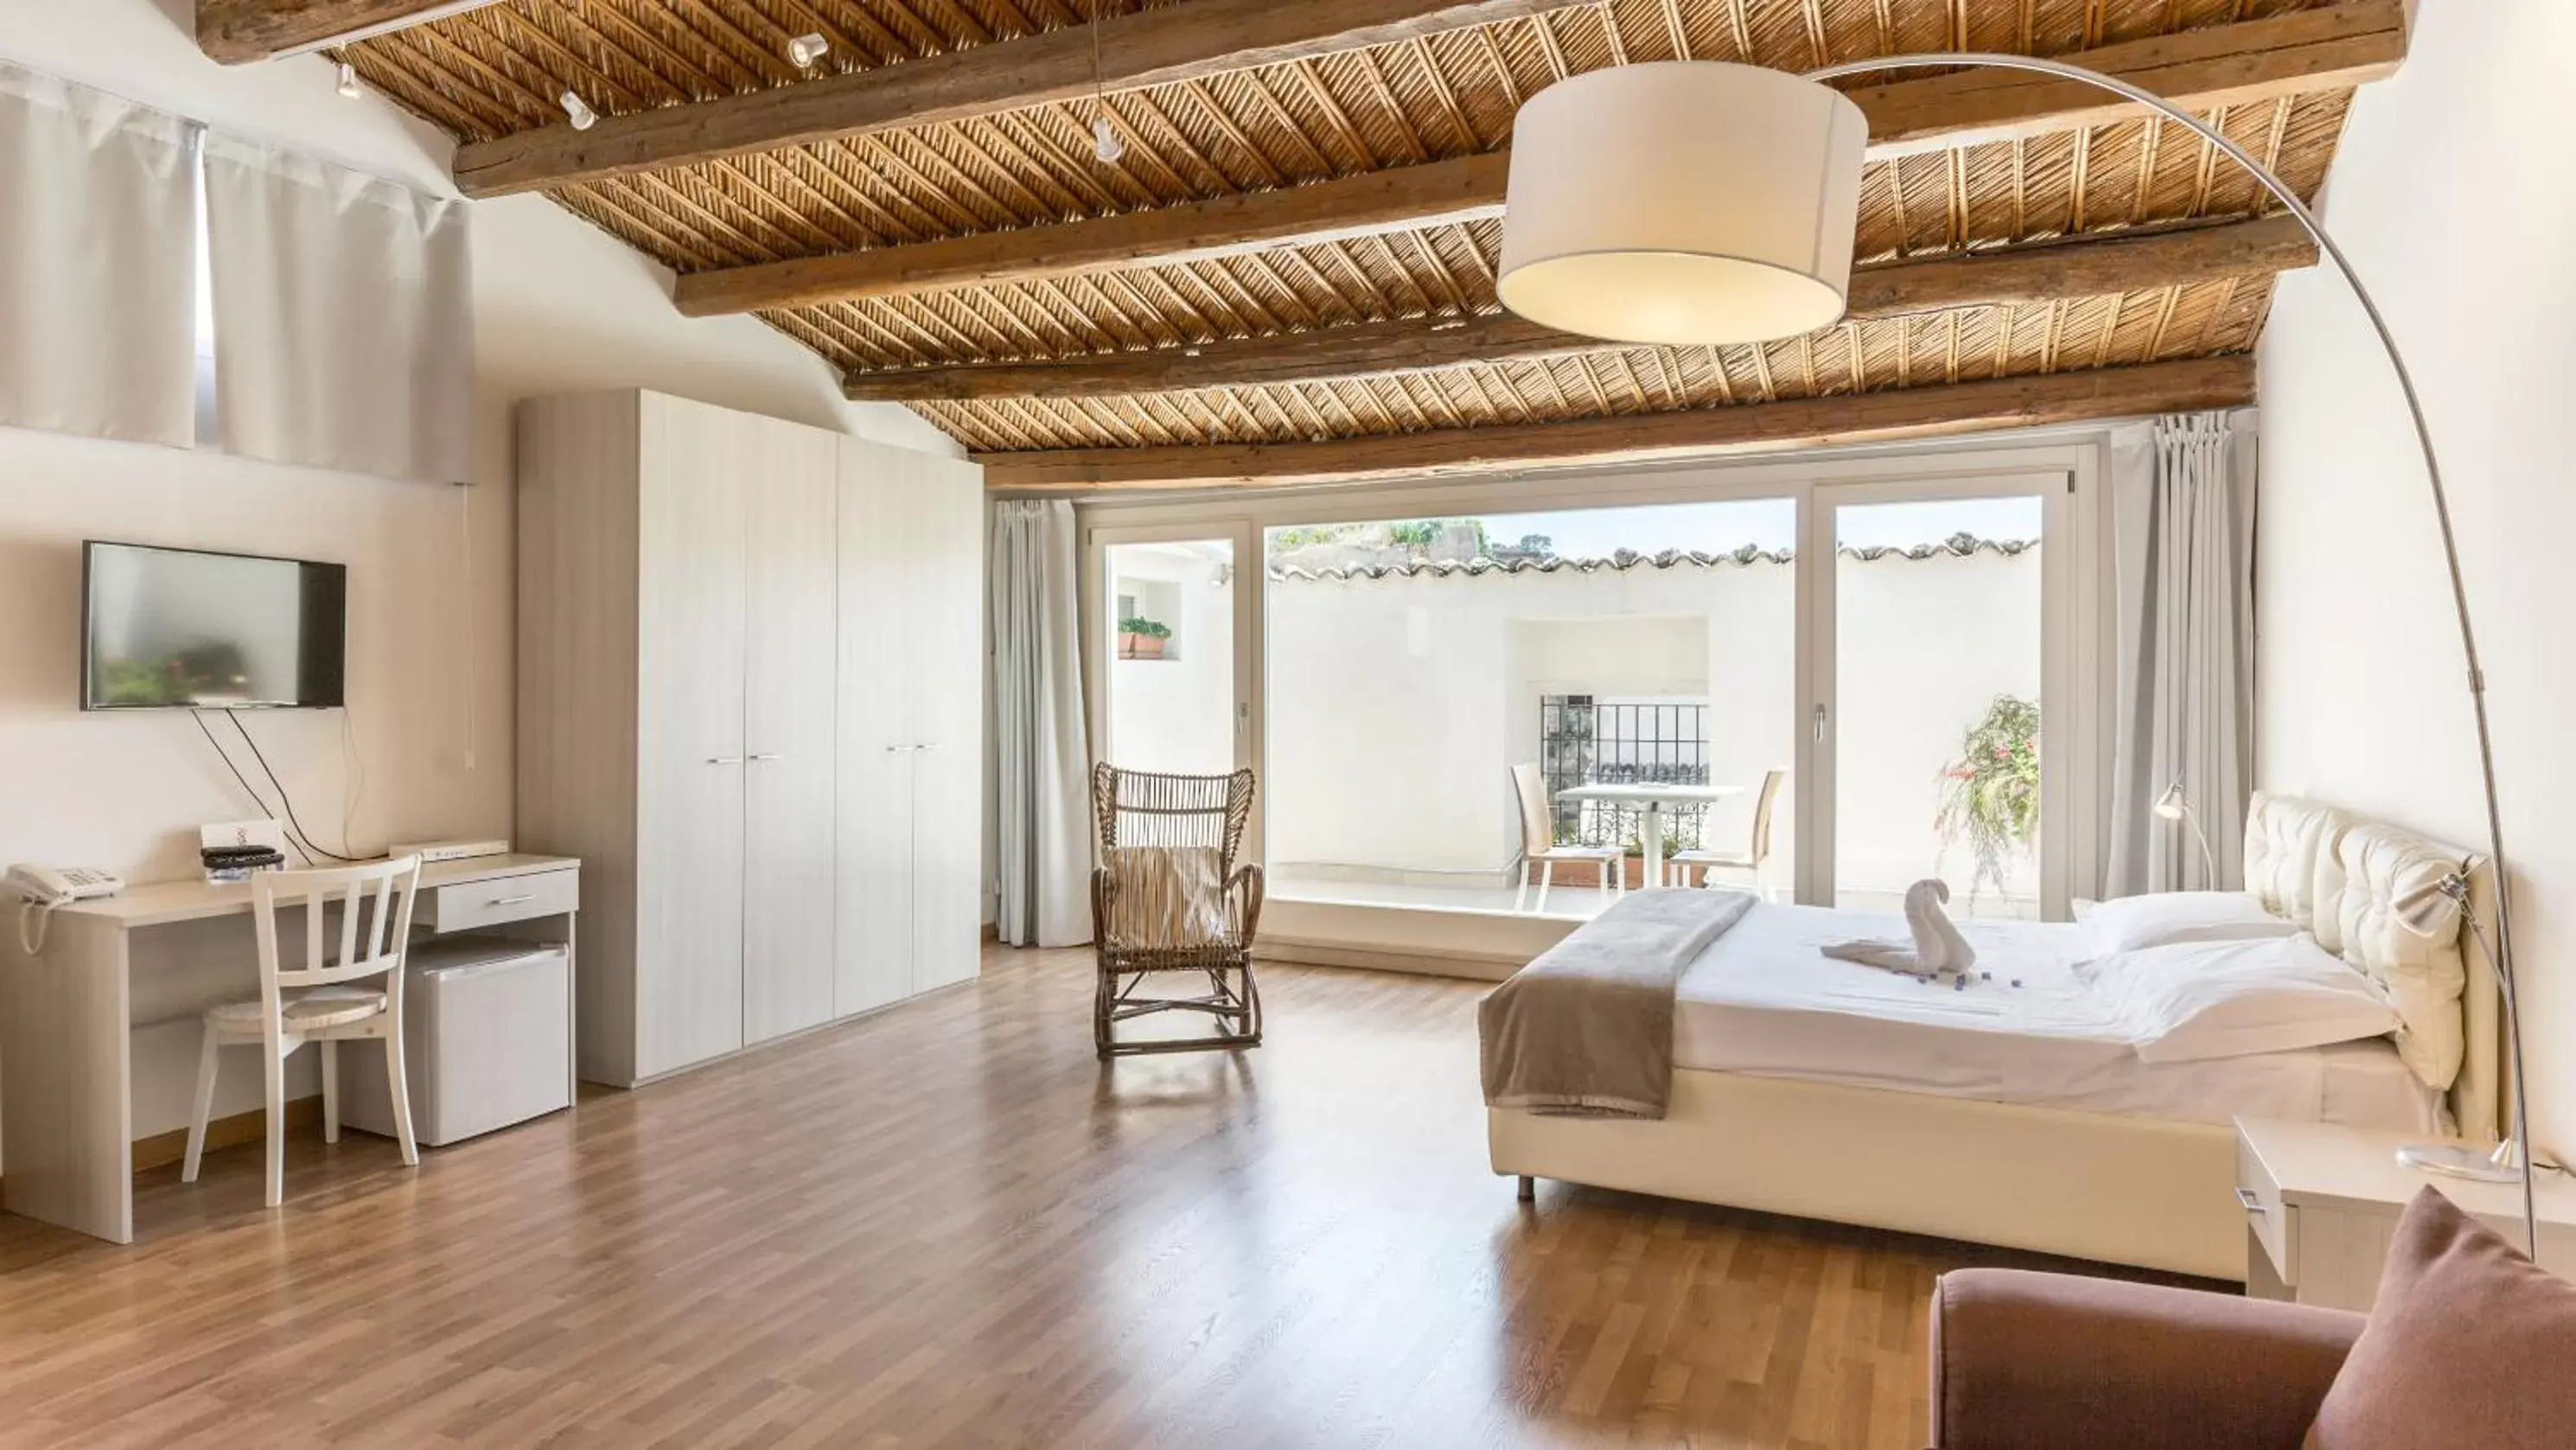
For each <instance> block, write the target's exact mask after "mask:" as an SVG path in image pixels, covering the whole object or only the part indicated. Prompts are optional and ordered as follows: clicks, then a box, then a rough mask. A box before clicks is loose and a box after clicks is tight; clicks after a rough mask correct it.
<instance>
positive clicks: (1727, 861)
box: [1665, 770, 1789, 893]
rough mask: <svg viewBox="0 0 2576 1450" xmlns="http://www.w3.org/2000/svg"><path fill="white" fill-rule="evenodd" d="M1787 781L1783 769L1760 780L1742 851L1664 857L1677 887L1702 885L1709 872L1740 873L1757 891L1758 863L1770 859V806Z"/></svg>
mask: <svg viewBox="0 0 2576 1450" xmlns="http://www.w3.org/2000/svg"><path fill="white" fill-rule="evenodd" d="M1788 778H1789V772H1787V771H1785V770H1774V771H1771V772H1769V773H1767V774H1765V775H1764V776H1763V777H1762V794H1761V795H1760V796H1759V797H1757V798H1755V800H1754V802H1753V830H1752V833H1751V835H1750V837H1749V838H1748V839H1747V840H1746V842H1745V845H1744V849H1743V850H1741V851H1707V850H1696V851H1675V852H1674V853H1672V855H1670V856H1668V857H1666V858H1665V860H1666V861H1667V862H1668V863H1669V865H1670V866H1671V868H1672V869H1673V870H1674V871H1675V872H1676V873H1677V874H1678V875H1679V877H1680V880H1681V884H1682V885H1684V886H1705V885H1707V884H1708V873H1709V872H1711V871H1741V872H1743V873H1745V874H1746V875H1748V876H1750V877H1752V878H1753V889H1754V890H1755V891H1756V892H1757V893H1758V892H1760V891H1761V890H1762V863H1763V862H1765V861H1768V860H1770V859H1771V807H1772V806H1773V804H1775V803H1776V802H1777V801H1778V800H1779V798H1780V782H1782V781H1784V780H1787V779H1788ZM1694 872H1696V873H1697V874H1696V876H1694V874H1693V873H1694Z"/></svg>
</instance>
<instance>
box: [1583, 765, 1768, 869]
mask: <svg viewBox="0 0 2576 1450" xmlns="http://www.w3.org/2000/svg"><path fill="white" fill-rule="evenodd" d="M1742 794H1744V787H1742V786H1740V785H1657V784H1653V783H1650V782H1642V781H1641V782H1638V783H1635V784H1632V785H1577V786H1568V787H1567V788H1565V789H1564V790H1561V791H1558V792H1557V793H1556V798H1557V799H1558V800H1561V801H1598V802H1601V803H1602V804H1605V805H1620V806H1642V807H1644V808H1645V812H1646V825H1645V830H1644V832H1643V834H1644V836H1645V838H1646V840H1645V845H1646V884H1647V885H1648V886H1661V885H1663V884H1664V807H1666V806H1704V805H1707V804H1709V803H1710V802H1712V801H1722V800H1725V799H1726V798H1727V797H1729V796H1739V795H1742Z"/></svg>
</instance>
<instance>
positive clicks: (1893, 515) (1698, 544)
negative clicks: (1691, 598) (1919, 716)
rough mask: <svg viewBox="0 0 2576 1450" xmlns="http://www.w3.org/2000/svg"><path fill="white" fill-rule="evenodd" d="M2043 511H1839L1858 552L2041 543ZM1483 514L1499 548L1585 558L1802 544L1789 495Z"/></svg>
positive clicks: (1951, 507) (2001, 507) (1899, 506)
mask: <svg viewBox="0 0 2576 1450" xmlns="http://www.w3.org/2000/svg"><path fill="white" fill-rule="evenodd" d="M2040 507H2041V501H2040V500H2039V499H2037V498H2032V497H2022V498H1992V499H1945V500H1941V501H1938V502H1933V503H1890V504H1864V505H1846V506H1844V507H1843V508H1842V509H1841V510H1840V511H1839V519H1838V524H1839V528H1838V534H1839V537H1838V539H1837V542H1838V543H1841V544H1845V545H1849V546H1852V547H1855V548H1877V547H1881V546H1890V545H1892V546H1896V547H1900V548H1903V547H1911V546H1913V545H1916V544H1935V543H1939V542H1940V541H1941V540H1943V539H1946V538H1948V537H1950V536H1951V535H1952V534H1958V533H1969V534H1975V535H1977V536H1978V537H1980V538H1987V539H2036V538H2038V537H2039V533H2040V524H2039V520H2040ZM1483 517H1484V521H1485V533H1486V536H1487V537H1488V538H1490V539H1492V540H1493V541H1494V542H1495V543H1498V544H1509V543H1517V542H1519V541H1520V539H1521V537H1522V536H1523V535H1525V534H1545V535H1546V536H1548V538H1549V539H1551V540H1553V541H1554V543H1555V546H1556V552H1557V553H1558V554H1560V555H1563V556H1565V557H1569V558H1587V559H1589V558H1602V557H1606V556H1607V555H1609V554H1610V553H1611V552H1612V551H1613V550H1616V549H1623V548H1624V549H1633V550H1635V551H1636V552H1638V553H1640V554H1654V553H1660V552H1662V551H1663V550H1665V549H1691V550H1696V551H1698V552H1700V553H1703V554H1722V553H1726V552H1728V551H1730V550H1733V549H1739V548H1742V547H1743V546H1744V545H1746V544H1753V545H1756V546H1758V547H1760V548H1763V549H1774V550H1776V549H1789V548H1794V547H1795V546H1796V544H1797V534H1798V507H1797V504H1796V503H1795V502H1794V501H1793V500H1790V499H1784V498H1776V499H1748V500H1742V501H1736V502H1729V503H1685V504H1645V505H1639V506H1637V507H1633V508H1601V509H1571V510H1564V511H1560V512H1552V513H1535V514H1486V515H1484V516H1483Z"/></svg>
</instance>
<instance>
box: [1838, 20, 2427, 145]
mask: <svg viewBox="0 0 2576 1450" xmlns="http://www.w3.org/2000/svg"><path fill="white" fill-rule="evenodd" d="M2059 58H2060V59H2063V60H2066V61H2070V62H2072V63H2074V64H2076V65H2080V66H2083V67H2084V68H2086V69H2088V70H2096V71H2100V72H2102V73H2103V74H2104V75H2107V76H2111V77H2113V78H2115V79H2118V80H2124V81H2127V82H2128V83H2129V84H2131V85H2133V86H2137V87H2139V88H2140V89H2142V90H2147V91H2152V92H2154V93H2155V94H2156V95H2159V96H2163V97H2164V98H2166V99H2167V100H2172V101H2179V102H2181V103H2182V105H2183V106H2184V107H2185V108H2186V109H2189V110H2193V111H2209V110H2213V109H2215V108H2217V107H2219V106H2241V105H2246V104H2249V103H2252V102H2255V101H2269V100H2276V99H2278V98H2280V97H2282V96H2286V95H2299V94H2302V93H2305V92H2309V91H2329V90H2346V89H2349V88H2351V87H2354V86H2360V85H2367V84H2369V83H2370V82H2372V81H2376V80H2384V79H2386V78H2387V77H2389V76H2391V75H2394V74H2396V72H2397V68H2398V66H2399V65H2401V64H2403V63H2404V61H2405V59H2406V0H2343V3H2342V4H2338V5H2328V6H2323V7H2320V8H2317V9H2313V10H2294V11H2290V12H2288V13H2286V14H2281V15H2272V16H2267V17H2265V18H2264V19H2261V20H2244V21H2238V22H2236V23H2235V24H2232V25H2216V26H2210V27H2208V28H2206V29H2201V30H2182V31H2176V32H2174V33H2173V34H2171V35H2158V36H2152V37H2149V38H2148V39H2145V40H2130V41H2123V42H2121V43H2120V44H2117V45H2106V46H2102V47H2099V48H2098V49H2094V50H2088V51H2082V52H2079V53H2077V54H2074V55H2069V56H2062V57H2059ZM1849 95H1850V96H1851V98H1852V100H1853V101H1855V102H1857V103H1858V104H1859V106H1860V108H1861V110H1862V111H1863V112H1864V113H1866V114H1867V115H1868V117H1869V142H1870V145H1869V154H1870V158H1871V159H1872V160H1876V159H1879V158H1881V157H1892V156H1910V155H1914V154H1917V153H1919V152H1925V151H1947V150H1953V149H1955V148H1957V147H1961V146H1973V145H1976V144H1978V143H1980V142H1985V141H2006V140H2011V139H2013V138H2014V137H2017V136H2034V135H2041V134H2045V133H2047V132H2051V131H2071V130H2075V129H2077V128H2079V127H2086V126H2100V125H2105V124H2108V123H2110V122H2114V121H2125V120H2130V119H2132V118H2134V117H2136V116H2137V115H2139V114H2141V108H2140V107H2138V106H2137V105H2135V104H2134V103H2132V102H2129V101H2125V100H2122V99H2120V98H2119V97H2117V96H2115V95H2112V94H2111V93H2109V92H2107V91H2104V90H2102V89H2100V88H2099V87H2096V86H2093V85H2091V84H2088V83H2086V82H2083V81H2077V80H2068V79H2064V78H2062V77H2058V76H2050V75H2042V74H2040V73H2038V72H2036V71H2016V70H2004V69H2000V68H1997V67H1991V66H1989V67H1981V68H1979V69H1976V70H1964V71H1955V72H1952V73H1950V74H1947V75H1938V76H1929V77H1919V78H1916V79H1913V80H1897V81H1891V82H1888V83H1886V84H1884V85H1877V86H1866V87H1862V88H1859V89H1856V90H1853V91H1850V92H1849Z"/></svg>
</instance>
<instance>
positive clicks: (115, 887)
mask: <svg viewBox="0 0 2576 1450" xmlns="http://www.w3.org/2000/svg"><path fill="white" fill-rule="evenodd" d="M9 889H10V890H12V891H15V892H16V893H18V894H19V895H20V896H22V897H24V898H26V899H27V900H29V901H32V902H35V903H37V904H38V905H40V906H68V905H70V904H71V903H72V902H75V901H87V900H89V899H90V898H91V897H94V896H114V895H115V894H116V893H118V892H120V891H123V890H124V889H125V882H124V880H123V878H121V877H119V876H118V875H117V874H116V873H115V872H113V871H101V870H98V869H96V868H94V867H89V866H64V867H60V868H56V867H52V866H37V865H34V864H31V863H28V862H23V861H22V862H20V863H19V864H17V865H15V866H12V867H10V868H9Z"/></svg>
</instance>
